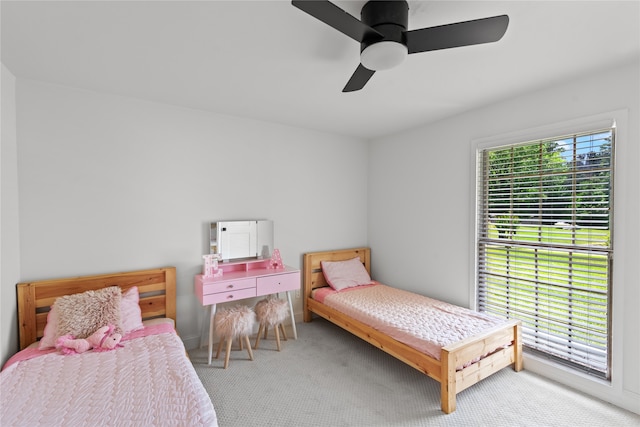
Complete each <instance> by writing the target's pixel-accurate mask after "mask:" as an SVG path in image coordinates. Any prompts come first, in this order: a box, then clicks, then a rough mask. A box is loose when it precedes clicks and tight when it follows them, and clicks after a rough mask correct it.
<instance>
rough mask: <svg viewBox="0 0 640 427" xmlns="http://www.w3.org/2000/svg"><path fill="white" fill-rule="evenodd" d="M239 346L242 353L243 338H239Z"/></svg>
mask: <svg viewBox="0 0 640 427" xmlns="http://www.w3.org/2000/svg"><path fill="white" fill-rule="evenodd" d="M238 346H239V347H240V351H242V337H238Z"/></svg>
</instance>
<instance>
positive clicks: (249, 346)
mask: <svg viewBox="0 0 640 427" xmlns="http://www.w3.org/2000/svg"><path fill="white" fill-rule="evenodd" d="M242 338H243V339H244V341H245V343H246V344H247V352H248V353H249V359H250V360H253V351H251V343H250V342H249V336H248V335H245V336H244V337H242Z"/></svg>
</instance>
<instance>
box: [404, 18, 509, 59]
mask: <svg viewBox="0 0 640 427" xmlns="http://www.w3.org/2000/svg"><path fill="white" fill-rule="evenodd" d="M508 25H509V17H508V16H507V15H500V16H493V17H491V18H482V19H474V20H472V21H463V22H457V23H454V24H448V25H440V26H437V27H429V28H422V29H419V30H411V31H405V33H404V34H405V36H406V40H407V48H408V50H409V53H419V52H427V51H430V50H439V49H450V48H453V47H460V46H470V45H475V44H482V43H491V42H496V41H498V40H500V39H501V38H502V36H503V35H504V33H505V32H506V31H507V26H508Z"/></svg>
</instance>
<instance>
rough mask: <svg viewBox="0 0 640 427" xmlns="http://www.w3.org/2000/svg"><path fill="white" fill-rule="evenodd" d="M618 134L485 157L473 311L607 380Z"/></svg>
mask: <svg viewBox="0 0 640 427" xmlns="http://www.w3.org/2000/svg"><path fill="white" fill-rule="evenodd" d="M614 131H615V129H614V128H611V129H604V130H598V131H593V132H589V133H582V134H575V135H568V136H562V137H558V138H552V139H548V140H539V141H535V142H529V143H524V144H517V145H509V146H502V147H498V148H491V149H486V150H482V151H480V153H479V158H478V160H479V163H480V167H479V168H478V171H479V177H478V185H479V188H478V221H479V223H478V228H477V229H478V236H477V241H478V248H477V249H478V251H477V253H478V258H477V269H478V271H477V274H478V307H479V309H480V311H486V312H490V313H494V314H497V315H499V316H502V317H505V318H516V319H520V320H521V321H522V324H523V341H524V345H525V348H526V349H527V350H534V351H536V352H538V353H543V354H545V355H548V356H549V357H550V358H553V359H554V360H557V361H561V362H564V363H567V364H570V365H572V366H574V367H579V368H581V369H584V370H586V371H588V372H590V373H593V374H595V375H597V376H601V377H605V378H608V377H609V361H610V354H609V353H610V320H609V308H610V301H611V295H610V293H611V286H610V285H611V283H610V282H611V263H612V250H611V249H612V245H611V236H612V223H611V221H612V218H613V216H612V194H613V191H612V185H613V171H612V167H613V161H612V159H613V149H614V135H615V132H614Z"/></svg>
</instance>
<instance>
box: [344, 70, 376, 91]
mask: <svg viewBox="0 0 640 427" xmlns="http://www.w3.org/2000/svg"><path fill="white" fill-rule="evenodd" d="M374 73H375V71H372V70H370V69H368V68H366V67H365V66H364V65H362V64H360V65H358V68H356V71H355V72H354V73H353V75H352V76H351V78H350V79H349V81H348V82H347V85H346V86H345V87H344V89H342V91H343V92H355V91H356V90H360V89H362V88H363V87H364V85H366V84H367V82H368V81H369V79H370V78H371V76H373V74H374Z"/></svg>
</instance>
